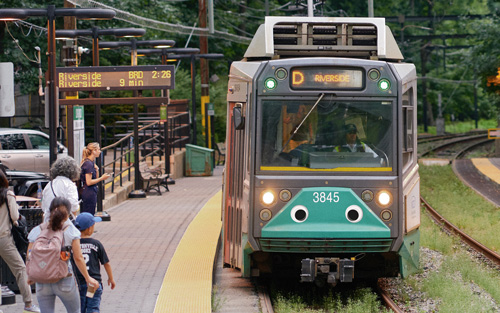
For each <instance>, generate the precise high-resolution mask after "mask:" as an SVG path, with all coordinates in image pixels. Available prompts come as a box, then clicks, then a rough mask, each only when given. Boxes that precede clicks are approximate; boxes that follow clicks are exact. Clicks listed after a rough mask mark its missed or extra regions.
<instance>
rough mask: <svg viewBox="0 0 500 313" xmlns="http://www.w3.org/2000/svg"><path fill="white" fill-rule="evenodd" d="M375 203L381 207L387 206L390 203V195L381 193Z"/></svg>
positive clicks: (384, 192)
mask: <svg viewBox="0 0 500 313" xmlns="http://www.w3.org/2000/svg"><path fill="white" fill-rule="evenodd" d="M377 202H378V203H379V204H380V205H381V206H388V205H389V204H390V203H391V202H392V195H391V194H390V193H389V192H387V191H381V192H379V193H378V195H377Z"/></svg>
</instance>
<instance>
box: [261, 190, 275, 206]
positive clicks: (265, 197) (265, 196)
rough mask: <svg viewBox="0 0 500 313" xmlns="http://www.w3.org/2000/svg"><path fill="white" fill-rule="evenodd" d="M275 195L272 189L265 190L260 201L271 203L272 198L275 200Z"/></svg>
mask: <svg viewBox="0 0 500 313" xmlns="http://www.w3.org/2000/svg"><path fill="white" fill-rule="evenodd" d="M275 198H276V197H275V196H274V193H273V192H272V191H265V192H264V193H263V194H262V198H261V199H262V203H264V204H266V205H271V204H273V203H274V200H275Z"/></svg>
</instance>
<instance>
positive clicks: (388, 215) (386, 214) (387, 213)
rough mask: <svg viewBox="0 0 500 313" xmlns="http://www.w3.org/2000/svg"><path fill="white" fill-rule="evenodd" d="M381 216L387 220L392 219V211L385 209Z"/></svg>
mask: <svg viewBox="0 0 500 313" xmlns="http://www.w3.org/2000/svg"><path fill="white" fill-rule="evenodd" d="M380 217H381V218H382V220H384V221H386V222H387V221H390V220H391V219H392V212H391V211H389V210H383V211H382V212H380Z"/></svg>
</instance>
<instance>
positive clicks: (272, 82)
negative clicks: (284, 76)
mask: <svg viewBox="0 0 500 313" xmlns="http://www.w3.org/2000/svg"><path fill="white" fill-rule="evenodd" d="M264 86H265V87H266V89H268V90H273V89H275V88H276V87H277V86H278V82H277V81H276V79H274V78H272V77H269V78H267V79H266V80H265V81H264Z"/></svg>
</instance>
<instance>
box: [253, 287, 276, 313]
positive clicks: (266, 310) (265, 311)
mask: <svg viewBox="0 0 500 313" xmlns="http://www.w3.org/2000/svg"><path fill="white" fill-rule="evenodd" d="M257 293H258V295H259V300H260V309H261V311H260V312H262V313H274V309H273V304H272V303H271V297H270V296H269V289H268V288H267V287H266V286H264V285H263V284H258V285H257Z"/></svg>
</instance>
